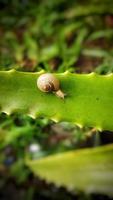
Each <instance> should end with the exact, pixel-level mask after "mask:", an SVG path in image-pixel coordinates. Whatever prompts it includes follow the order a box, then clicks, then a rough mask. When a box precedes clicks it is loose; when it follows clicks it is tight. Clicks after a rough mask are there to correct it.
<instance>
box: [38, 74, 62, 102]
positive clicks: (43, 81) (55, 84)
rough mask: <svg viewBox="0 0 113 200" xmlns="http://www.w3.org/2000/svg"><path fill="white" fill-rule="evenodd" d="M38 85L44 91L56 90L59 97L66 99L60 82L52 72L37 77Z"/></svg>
mask: <svg viewBox="0 0 113 200" xmlns="http://www.w3.org/2000/svg"><path fill="white" fill-rule="evenodd" d="M37 86H38V88H39V90H41V91H42V92H54V93H55V94H56V95H57V96H58V97H60V98H62V99H64V96H65V94H64V93H63V92H62V91H61V90H60V82H59V80H58V79H57V78H56V77H55V76H54V75H53V74H51V73H45V74H42V75H40V76H39V78H38V79H37Z"/></svg>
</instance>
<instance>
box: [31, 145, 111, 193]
mask: <svg viewBox="0 0 113 200" xmlns="http://www.w3.org/2000/svg"><path fill="white" fill-rule="evenodd" d="M27 165H28V166H29V167H30V168H31V170H32V171H33V172H34V173H35V174H36V175H38V176H40V177H41V178H44V179H46V180H47V181H48V182H53V183H55V184H56V185H57V186H65V187H67V188H69V189H78V190H82V191H85V192H86V193H89V192H96V193H102V194H109V195H113V145H108V146H104V147H98V148H94V149H85V150H76V151H70V152H68V153H60V154H57V155H54V156H48V157H46V158H42V159H40V160H31V161H30V160H27Z"/></svg>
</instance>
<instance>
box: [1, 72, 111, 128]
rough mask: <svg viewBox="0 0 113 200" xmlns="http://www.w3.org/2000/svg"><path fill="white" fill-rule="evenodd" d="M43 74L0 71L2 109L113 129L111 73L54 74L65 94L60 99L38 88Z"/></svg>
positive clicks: (3, 110)
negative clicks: (40, 76)
mask: <svg viewBox="0 0 113 200" xmlns="http://www.w3.org/2000/svg"><path fill="white" fill-rule="evenodd" d="M42 73H44V72H38V73H28V72H27V73H25V72H17V71H15V70H11V71H8V72H4V71H1V72H0V108H1V112H5V113H7V114H11V113H12V112H15V111H19V112H23V113H26V114H28V115H29V116H31V117H33V118H35V117H37V116H46V117H48V118H50V119H53V120H54V121H56V122H57V121H68V122H73V123H75V124H77V125H78V126H80V127H82V126H89V127H95V128H96V129H99V130H102V129H107V130H113V74H108V75H97V74H95V73H91V74H71V73H69V72H65V73H59V74H55V76H56V77H57V78H58V79H59V80H60V84H61V89H62V91H63V92H64V93H66V94H67V96H65V98H64V100H63V99H60V98H58V97H57V96H56V95H55V94H54V93H44V92H41V91H40V90H39V89H38V87H37V78H38V77H39V75H40V74H42Z"/></svg>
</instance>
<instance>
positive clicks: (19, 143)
mask: <svg viewBox="0 0 113 200" xmlns="http://www.w3.org/2000/svg"><path fill="white" fill-rule="evenodd" d="M0 38H1V40H0V70H9V69H12V68H15V69H17V70H19V71H30V72H34V71H39V70H41V69H45V70H46V71H50V72H64V71H65V70H69V71H71V72H73V73H75V72H76V73H89V72H92V71H96V72H97V73H99V74H107V73H110V72H113V43H112V40H113V2H112V1H111V0H103V1H102V0H100V1H99V0H92V1H90V0H87V1H85V0H81V1H79V0H76V1H75V0H70V1H66V0H38V1H37V0H0ZM101 143H102V141H101V138H100V133H98V132H96V131H95V130H92V129H87V128H84V129H80V128H77V127H75V126H74V125H72V124H70V123H67V122H62V123H58V124H55V123H53V122H52V121H49V120H48V119H45V118H40V119H36V120H33V119H31V118H29V117H27V116H25V115H22V114H19V113H15V114H13V115H12V116H6V115H5V114H1V115H0V152H1V153H0V161H1V165H0V169H2V170H4V168H6V169H8V170H9V171H10V172H9V174H11V175H12V176H15V177H16V178H17V180H18V181H20V182H23V181H24V180H26V178H27V177H28V175H29V173H30V172H29V170H28V169H27V168H26V167H25V165H24V158H25V157H26V155H27V156H29V158H32V159H39V158H41V157H43V156H46V155H48V154H54V153H58V152H63V151H68V150H71V149H78V148H82V147H87V146H91V147H93V146H98V145H101ZM33 145H34V146H33ZM36 146H37V147H36ZM34 149H35V150H36V151H35V150H34ZM31 193H32V191H31ZM31 196H32V195H31ZM84 198H86V197H84ZM81 199H82V197H81ZM87 199H89V197H88V198H87Z"/></svg>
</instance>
